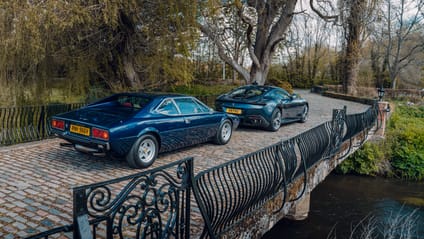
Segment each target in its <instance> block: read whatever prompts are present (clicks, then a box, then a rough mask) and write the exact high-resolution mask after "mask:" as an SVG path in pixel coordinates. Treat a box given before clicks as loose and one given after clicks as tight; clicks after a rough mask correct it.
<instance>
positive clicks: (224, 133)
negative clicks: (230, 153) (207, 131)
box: [214, 119, 233, 145]
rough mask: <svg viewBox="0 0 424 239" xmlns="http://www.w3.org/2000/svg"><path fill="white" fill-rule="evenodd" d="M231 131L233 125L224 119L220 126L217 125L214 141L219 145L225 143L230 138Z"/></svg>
mask: <svg viewBox="0 0 424 239" xmlns="http://www.w3.org/2000/svg"><path fill="white" fill-rule="evenodd" d="M232 133H233V125H232V124H231V121H230V120H228V119H226V120H224V121H223V122H222V124H221V126H219V129H218V132H217V133H216V136H215V140H214V142H215V143H216V144H220V145H223V144H227V143H228V142H229V141H230V139H231V135H232Z"/></svg>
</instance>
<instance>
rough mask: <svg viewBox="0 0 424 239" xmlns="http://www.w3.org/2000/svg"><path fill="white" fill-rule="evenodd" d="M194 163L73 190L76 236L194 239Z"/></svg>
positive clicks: (60, 230)
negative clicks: (191, 201)
mask: <svg viewBox="0 0 424 239" xmlns="http://www.w3.org/2000/svg"><path fill="white" fill-rule="evenodd" d="M192 174H193V159H192V158H186V159H183V160H180V161H177V162H174V163H171V164H168V165H166V166H163V167H159V168H156V169H153V170H148V171H144V172H141V173H138V174H134V175H130V176H126V177H122V178H118V179H114V180H109V181H106V182H101V183H96V184H91V185H86V186H81V187H76V188H74V189H73V197H74V203H73V224H72V225H67V226H64V227H60V228H55V229H52V230H50V231H48V232H43V233H40V234H37V235H34V236H31V237H30V238H32V239H36V238H48V236H51V235H54V234H57V233H63V232H69V231H73V238H74V239H76V238H82V239H87V238H108V239H111V238H189V236H190V197H191V196H190V195H191V186H190V185H191V181H192Z"/></svg>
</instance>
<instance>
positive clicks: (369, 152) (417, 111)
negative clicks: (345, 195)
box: [337, 104, 424, 180]
mask: <svg viewBox="0 0 424 239" xmlns="http://www.w3.org/2000/svg"><path fill="white" fill-rule="evenodd" d="M386 162H388V164H389V168H390V170H391V171H389V172H388V170H387V169H382V168H383V167H385V166H386ZM337 171H338V172H341V173H357V174H364V175H376V174H381V172H385V173H388V174H389V175H391V176H396V177H399V178H403V179H407V180H423V179H424V106H408V105H405V104H400V105H399V106H397V107H396V111H395V112H394V113H393V115H392V116H391V118H390V120H389V122H388V125H387V131H386V139H385V141H382V142H367V143H366V144H364V146H363V147H362V148H361V149H359V150H358V151H356V152H355V153H354V154H353V155H352V156H351V157H349V158H348V159H346V160H345V161H344V162H343V163H342V164H341V165H340V166H339V167H338V169H337Z"/></svg>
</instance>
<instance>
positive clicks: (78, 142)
mask: <svg viewBox="0 0 424 239" xmlns="http://www.w3.org/2000/svg"><path fill="white" fill-rule="evenodd" d="M54 135H56V136H57V137H59V138H61V139H64V140H66V141H68V142H69V143H71V144H72V145H73V146H74V147H75V149H76V150H78V151H81V152H84V153H87V154H91V155H95V156H105V155H106V154H107V153H109V152H110V149H111V147H110V143H109V142H105V141H101V140H95V139H85V138H81V137H78V136H74V135H71V134H68V133H67V132H57V131H55V132H54Z"/></svg>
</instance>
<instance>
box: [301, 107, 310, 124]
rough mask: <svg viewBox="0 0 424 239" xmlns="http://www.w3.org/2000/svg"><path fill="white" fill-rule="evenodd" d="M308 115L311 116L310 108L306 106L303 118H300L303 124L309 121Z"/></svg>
mask: <svg viewBox="0 0 424 239" xmlns="http://www.w3.org/2000/svg"><path fill="white" fill-rule="evenodd" d="M308 114H309V106H308V105H305V107H304V108H303V113H302V118H300V122H301V123H305V122H306V121H307V120H308Z"/></svg>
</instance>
